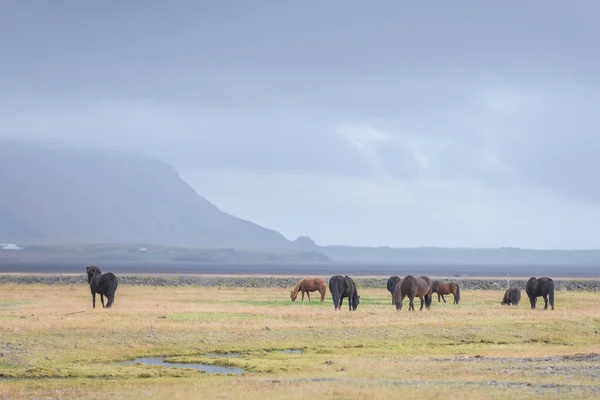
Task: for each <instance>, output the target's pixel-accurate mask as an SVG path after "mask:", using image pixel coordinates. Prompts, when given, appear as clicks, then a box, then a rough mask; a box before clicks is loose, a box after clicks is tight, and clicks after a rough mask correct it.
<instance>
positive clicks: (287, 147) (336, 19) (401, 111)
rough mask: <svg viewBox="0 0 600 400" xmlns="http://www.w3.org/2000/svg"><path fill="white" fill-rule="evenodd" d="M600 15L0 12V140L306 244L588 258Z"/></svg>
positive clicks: (472, 1) (468, 9)
mask: <svg viewBox="0 0 600 400" xmlns="http://www.w3.org/2000/svg"><path fill="white" fill-rule="evenodd" d="M599 13H600V2H597V1H592V0H579V1H577V2H571V3H567V2H564V1H558V0H545V1H542V0H529V1H521V2H516V1H515V2H482V1H476V0H454V1H452V2H449V1H442V0H437V1H429V2H420V3H418V4H417V2H408V1H396V0H386V1H377V0H373V1H369V2H366V1H353V0H346V1H342V0H329V1H326V2H324V1H317V0H305V1H302V2H292V1H282V0H273V1H262V0H257V1H252V2H249V1H242V0H239V1H233V0H229V1H228V0H221V1H192V0H185V1H182V0H180V1H177V0H174V1H170V2H146V1H141V0H129V1H127V2H122V1H117V0H106V1H102V2H82V1H77V0H57V1H53V2H44V1H41V0H38V1H28V2H25V1H21V0H5V1H2V2H0V36H1V37H2V38H3V40H2V41H0V54H1V55H2V56H1V57H0V138H4V137H12V138H14V137H18V138H28V139H36V140H53V141H59V142H64V143H76V144H86V145H93V146H104V147H113V148H126V149H136V150H138V151H140V152H144V153H148V154H152V155H154V156H157V157H160V158H161V159H163V160H165V161H167V162H168V163H170V164H172V165H173V166H175V167H176V168H177V169H178V170H179V171H180V174H181V176H182V178H184V179H185V180H186V181H187V182H188V183H189V184H190V185H192V186H193V187H194V188H195V189H196V191H197V192H198V193H199V194H201V195H202V196H204V197H206V198H207V199H209V200H210V201H212V202H213V203H215V204H216V205H217V206H218V207H219V208H221V209H222V210H224V211H226V212H229V213H231V214H234V215H236V216H238V217H241V218H245V219H249V220H251V221H253V222H256V223H258V224H261V225H263V226H267V227H269V228H273V229H277V230H278V231H280V232H281V233H283V234H284V235H285V236H286V237H288V238H290V239H294V238H295V237H297V236H299V235H308V236H310V237H311V238H313V239H314V240H315V241H316V242H317V243H318V244H322V245H329V244H345V245H365V246H394V247H413V246H449V247H502V246H513V247H523V248H539V249H547V248H563V249H571V248H598V247H600V235H599V233H600V232H599V229H598V227H599V226H600V185H598V184H597V178H596V173H597V171H599V170H600V157H598V156H597V155H598V154H600V135H598V134H597V132H596V131H597V130H598V126H599V121H598V118H600V117H597V115H598V114H596V111H597V108H598V105H600V90H599V89H600V82H599V76H598V73H597V71H599V70H600V53H598V51H597V38H598V37H600V25H598V24H597V23H596V21H597V17H598V15H599Z"/></svg>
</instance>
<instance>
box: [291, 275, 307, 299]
mask: <svg viewBox="0 0 600 400" xmlns="http://www.w3.org/2000/svg"><path fill="white" fill-rule="evenodd" d="M302 282H304V278H302V279H300V280H299V281H298V283H296V286H294V288H293V289H292V296H296V295H297V294H298V291H299V290H300V285H302Z"/></svg>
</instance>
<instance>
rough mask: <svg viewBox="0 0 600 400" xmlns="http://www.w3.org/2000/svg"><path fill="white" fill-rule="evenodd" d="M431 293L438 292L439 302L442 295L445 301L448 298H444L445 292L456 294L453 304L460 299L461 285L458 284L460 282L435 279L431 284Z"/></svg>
mask: <svg viewBox="0 0 600 400" xmlns="http://www.w3.org/2000/svg"><path fill="white" fill-rule="evenodd" d="M431 293H432V294H433V293H437V295H438V302H439V301H440V295H441V296H442V300H444V303H445V302H446V299H445V298H444V295H445V294H451V295H452V296H454V303H453V304H458V302H459V301H460V287H459V286H458V283H454V282H439V281H433V283H432V284H431Z"/></svg>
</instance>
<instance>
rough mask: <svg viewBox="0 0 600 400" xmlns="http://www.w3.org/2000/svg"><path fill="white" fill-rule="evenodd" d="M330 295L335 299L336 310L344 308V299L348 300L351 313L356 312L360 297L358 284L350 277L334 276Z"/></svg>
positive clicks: (331, 280) (330, 284)
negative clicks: (357, 289)
mask: <svg viewBox="0 0 600 400" xmlns="http://www.w3.org/2000/svg"><path fill="white" fill-rule="evenodd" d="M329 293H331V298H332V299H333V305H334V307H335V309H336V310H339V309H341V308H342V302H343V301H344V297H347V298H348V303H349V308H350V311H352V310H356V308H357V307H358V303H359V302H360V296H359V295H358V292H357V291H356V284H355V283H354V281H353V280H352V278H350V277H349V276H341V275H334V276H332V277H331V279H329Z"/></svg>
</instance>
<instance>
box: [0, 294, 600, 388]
mask: <svg viewBox="0 0 600 400" xmlns="http://www.w3.org/2000/svg"><path fill="white" fill-rule="evenodd" d="M360 295H361V304H360V306H359V308H358V311H356V312H353V313H350V312H349V311H348V308H347V304H345V305H344V307H342V310H341V311H339V312H335V311H334V310H333V304H332V302H331V298H330V296H329V294H328V295H327V299H326V302H325V303H320V302H318V299H313V301H312V302H311V303H308V302H307V301H305V302H304V303H300V302H299V301H296V302H295V303H292V302H291V301H290V300H289V289H248V290H244V289H233V288H226V289H225V288H224V289H217V288H197V287H195V288H189V287H187V288H161V287H159V288H156V289H155V288H153V287H135V286H127V285H122V286H120V287H119V289H118V291H117V295H116V300H115V305H114V307H113V308H112V309H110V310H104V309H102V308H101V306H99V301H98V302H97V306H99V307H100V308H96V309H95V310H92V308H91V295H90V293H89V288H88V287H87V286H84V285H80V286H78V285H76V286H74V287H72V288H71V287H70V286H66V287H64V286H43V285H8V284H7V285H0V353H2V357H0V374H2V376H3V377H4V378H0V397H8V398H11V399H21V398H32V397H38V398H44V397H47V396H49V397H52V398H57V397H59V398H96V397H97V398H120V397H124V398H148V396H152V397H155V398H165V397H171V398H181V399H187V398H190V399H195V398H199V397H202V398H227V397H229V398H233V397H235V398H249V399H253V398H261V399H262V398H265V397H266V398H286V399H289V398H292V399H293V398H306V397H308V396H313V397H315V396H316V397H320V398H323V397H326V398H367V399H369V398H373V399H375V398H388V397H397V396H398V393H402V396H403V397H408V398H417V397H419V398H423V399H427V398H442V397H448V395H449V393H452V392H454V393H460V394H461V395H463V396H471V397H474V398H504V397H509V396H510V397H511V398H515V397H516V398H548V397H554V396H556V397H564V396H565V395H567V397H569V398H594V397H598V396H600V386H599V383H598V382H599V380H600V368H599V367H598V362H597V360H595V359H591V360H590V359H586V358H580V359H574V360H571V359H562V358H560V357H557V358H556V359H552V360H543V359H535V358H539V357H549V356H560V355H569V354H576V353H583V354H589V353H592V352H594V351H598V350H599V348H600V346H599V344H598V343H600V334H598V333H597V332H598V331H600V295H598V294H594V293H578V292H558V293H557V294H556V310H554V311H549V310H548V311H543V310H542V309H537V310H530V309H529V304H528V300H527V297H526V295H525V293H523V299H522V302H521V305H520V306H519V307H518V308H515V307H510V308H509V307H502V306H500V300H501V299H502V295H503V292H501V291H463V293H462V301H461V305H460V306H456V305H453V304H451V303H452V300H451V299H452V296H447V299H449V302H448V303H447V304H444V303H438V302H437V299H434V302H433V306H432V309H431V310H430V311H425V310H424V311H423V312H419V311H418V308H419V306H418V304H419V303H418V301H417V311H416V312H414V313H409V312H408V311H406V310H407V306H408V304H407V303H406V302H405V308H404V309H403V310H402V311H399V312H397V311H396V310H395V307H394V306H392V305H391V304H390V295H389V293H388V292H387V291H386V290H385V289H380V290H374V289H371V290H360ZM538 304H539V303H538ZM542 306H543V302H542ZM79 311H84V312H80V313H77V312H79ZM69 313H73V314H69ZM281 349H303V352H302V353H301V354H285V353H281V352H278V351H274V350H281ZM209 352H240V353H241V355H240V357H238V358H227V359H220V358H209V357H206V356H205V354H206V353H209ZM147 356H170V357H172V359H173V361H185V362H202V363H206V364H221V365H232V366H237V367H241V368H244V370H245V372H244V375H242V376H220V375H212V374H201V373H199V372H198V371H195V370H187V369H186V370H182V369H175V368H163V367H157V366H146V365H123V364H118V363H117V362H118V361H122V360H126V359H134V358H137V357H147ZM523 357H533V358H534V359H532V360H524V359H523ZM437 359H444V360H437ZM549 368H550V369H549ZM98 378H101V379H98ZM450 397H454V396H452V395H450Z"/></svg>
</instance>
